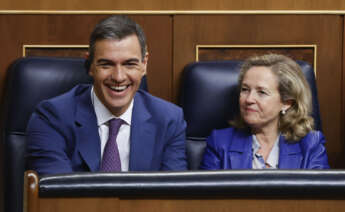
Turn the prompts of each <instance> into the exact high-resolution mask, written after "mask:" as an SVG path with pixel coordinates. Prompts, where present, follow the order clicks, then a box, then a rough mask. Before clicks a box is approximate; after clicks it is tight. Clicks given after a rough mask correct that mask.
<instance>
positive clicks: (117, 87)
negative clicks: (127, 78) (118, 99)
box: [110, 85, 127, 91]
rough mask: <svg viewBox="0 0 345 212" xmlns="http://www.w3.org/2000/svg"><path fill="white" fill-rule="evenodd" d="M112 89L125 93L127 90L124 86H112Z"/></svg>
mask: <svg viewBox="0 0 345 212" xmlns="http://www.w3.org/2000/svg"><path fill="white" fill-rule="evenodd" d="M110 88H111V89H112V90H114V91H123V90H125V89H126V88H127V86H126V85H123V86H110Z"/></svg>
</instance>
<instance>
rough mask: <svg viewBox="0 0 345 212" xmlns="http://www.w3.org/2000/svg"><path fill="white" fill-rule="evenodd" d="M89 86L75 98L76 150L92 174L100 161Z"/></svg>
mask: <svg viewBox="0 0 345 212" xmlns="http://www.w3.org/2000/svg"><path fill="white" fill-rule="evenodd" d="M90 94H91V86H90V87H89V88H88V89H86V90H85V91H83V92H82V94H81V95H80V96H77V106H76V131H77V133H76V136H78V138H76V142H77V143H76V148H78V149H79V151H80V154H81V156H82V158H83V159H84V161H85V162H86V164H87V166H88V167H89V168H90V170H91V171H92V172H95V171H98V170H99V165H100V161H101V147H100V138H99V134H98V126H97V117H96V114H95V111H94V108H93V105H92V102H91V95H90Z"/></svg>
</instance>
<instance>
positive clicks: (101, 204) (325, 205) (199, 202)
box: [28, 197, 345, 212]
mask: <svg viewBox="0 0 345 212" xmlns="http://www.w3.org/2000/svg"><path fill="white" fill-rule="evenodd" d="M39 202H40V204H39V206H40V207H39V210H38V211H42V212H43V211H44V212H60V211H61V212H62V211H64V212H75V210H76V206H78V210H79V211H84V212H94V211H98V212H108V211H121V212H137V211H150V212H161V211H164V212H175V211H178V212H203V211H205V212H206V211H207V212H208V211H213V212H218V211H219V212H221V211H233V212H235V211H242V212H247V211H248V212H250V211H256V212H267V211H280V212H300V211H313V212H324V211H328V212H338V211H342V210H343V208H344V207H345V201H344V200H321V199H319V200H315V199H314V200H312V199H293V198H291V199H262V198H259V199H244V198H226V197H224V198H206V197H205V198H181V199H173V198H172V199H170V198H143V197H137V198H133V199H122V198H120V199H117V198H112V197H109V198H40V199H39ZM28 212H31V211H28Z"/></svg>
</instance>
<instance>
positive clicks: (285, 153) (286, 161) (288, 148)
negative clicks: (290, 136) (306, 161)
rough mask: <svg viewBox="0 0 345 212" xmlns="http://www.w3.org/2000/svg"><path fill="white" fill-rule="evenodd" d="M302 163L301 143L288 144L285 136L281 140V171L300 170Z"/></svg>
mask: <svg viewBox="0 0 345 212" xmlns="http://www.w3.org/2000/svg"><path fill="white" fill-rule="evenodd" d="M301 163H302V154H301V147H300V145H299V142H297V143H288V142H287V141H286V140H285V138H284V136H280V140H279V169H299V168H300V166H301Z"/></svg>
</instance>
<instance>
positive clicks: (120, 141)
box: [91, 87, 134, 171]
mask: <svg viewBox="0 0 345 212" xmlns="http://www.w3.org/2000/svg"><path fill="white" fill-rule="evenodd" d="M91 100H92V104H93V107H94V109H95V112H96V117H97V126H98V133H99V137H100V140H101V158H103V152H104V148H105V145H106V143H107V140H108V137H109V123H108V121H109V120H110V119H113V118H120V119H122V120H123V121H124V122H125V123H124V124H122V125H121V127H120V129H119V132H118V134H117V138H116V142H117V147H118V149H119V153H120V160H121V171H128V167H129V150H130V140H129V139H130V133H131V120H132V111H133V101H134V100H133V99H132V101H131V103H130V105H129V107H128V108H127V110H126V111H125V112H124V113H123V114H122V115H121V116H120V117H116V116H114V115H113V114H112V113H111V112H110V111H109V110H108V109H107V108H106V107H105V106H104V105H103V103H102V102H101V101H100V100H99V98H98V97H97V95H96V94H95V92H94V90H93V87H92V89H91Z"/></svg>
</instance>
